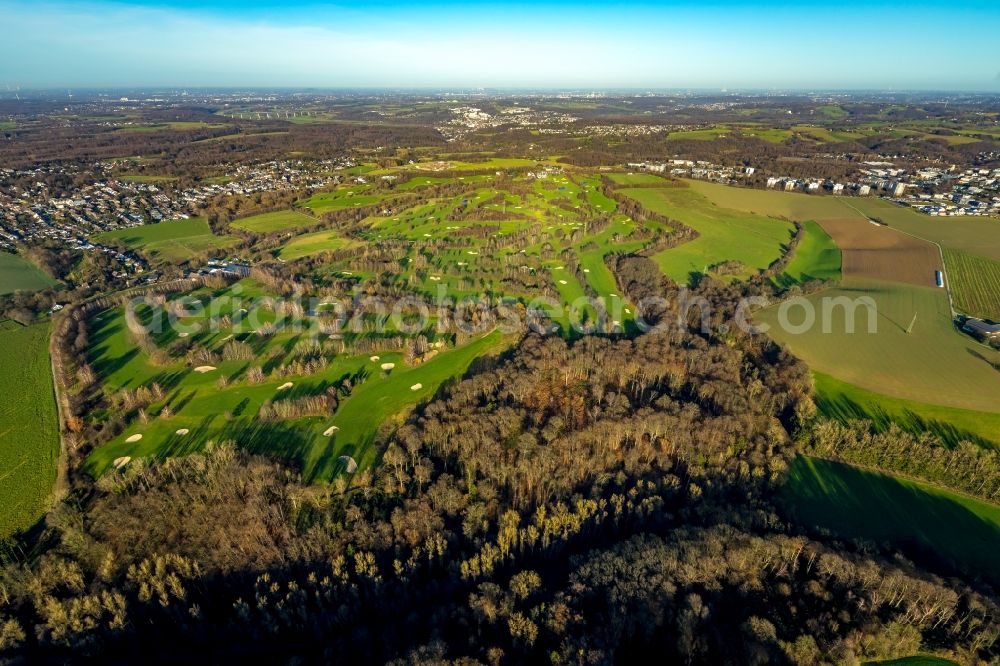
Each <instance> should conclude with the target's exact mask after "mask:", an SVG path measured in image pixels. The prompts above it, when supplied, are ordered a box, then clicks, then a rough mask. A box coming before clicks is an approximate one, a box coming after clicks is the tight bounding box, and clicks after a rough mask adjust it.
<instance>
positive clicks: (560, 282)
mask: <svg viewBox="0 0 1000 666" xmlns="http://www.w3.org/2000/svg"><path fill="white" fill-rule="evenodd" d="M559 284H569V283H568V282H566V280H559Z"/></svg>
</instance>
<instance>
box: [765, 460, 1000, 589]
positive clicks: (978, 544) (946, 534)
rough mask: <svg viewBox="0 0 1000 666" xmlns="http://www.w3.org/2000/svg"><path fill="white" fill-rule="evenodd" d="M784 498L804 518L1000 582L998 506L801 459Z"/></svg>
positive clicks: (782, 493)
mask: <svg viewBox="0 0 1000 666" xmlns="http://www.w3.org/2000/svg"><path fill="white" fill-rule="evenodd" d="M779 499H780V501H781V503H782V505H783V506H784V507H785V510H786V511H787V513H788V514H789V515H790V516H791V517H792V518H793V520H795V521H796V522H798V523H801V524H803V525H806V526H808V527H815V528H822V529H826V530H829V531H831V532H833V533H834V534H836V535H838V536H841V537H844V538H859V539H864V540H868V541H875V542H878V543H890V544H893V545H895V546H896V547H898V548H902V549H904V550H905V551H906V552H907V554H910V555H923V556H926V557H930V558H932V559H941V560H944V561H946V562H948V563H949V564H952V565H955V566H957V567H959V568H961V569H964V570H968V571H970V572H973V573H978V574H982V575H983V576H985V577H986V578H989V579H992V580H994V581H1000V561H998V560H997V558H996V552H997V550H998V549H1000V507H998V506H996V505H993V504H988V503H986V502H982V501H979V500H975V499H971V498H968V497H965V496H962V495H957V494H955V493H951V492H948V491H946V490H943V489H940V488H938V487H936V486H931V485H929V484H924V483H917V482H915V481H910V480H908V479H903V478H899V477H895V476H892V475H889V474H881V473H877V472H869V471H866V470H862V469H859V468H856V467H852V466H850V465H845V464H842V463H837V462H831V461H827V460H821V459H817V458H809V457H807V456H799V457H797V458H796V459H795V460H793V461H792V464H791V467H790V470H789V476H788V480H787V481H786V482H785V484H784V486H783V487H782V488H781V491H780V494H779Z"/></svg>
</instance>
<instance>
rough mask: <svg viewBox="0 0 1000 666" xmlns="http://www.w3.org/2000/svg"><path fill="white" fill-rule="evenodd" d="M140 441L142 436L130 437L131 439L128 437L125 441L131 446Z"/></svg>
mask: <svg viewBox="0 0 1000 666" xmlns="http://www.w3.org/2000/svg"><path fill="white" fill-rule="evenodd" d="M140 439H142V435H132V436H131V437H128V438H127V439H126V440H125V441H126V442H128V443H129V444H133V443H135V442H138V441H139V440H140Z"/></svg>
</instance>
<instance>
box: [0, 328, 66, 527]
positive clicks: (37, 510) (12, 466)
mask: <svg viewBox="0 0 1000 666" xmlns="http://www.w3.org/2000/svg"><path fill="white" fill-rule="evenodd" d="M49 332H50V326H49V325H48V324H35V325H33V326H28V327H23V326H20V325H19V324H15V323H13V322H9V321H7V322H0V393H2V394H3V396H4V398H3V401H0V538H2V537H5V536H7V535H9V534H11V533H12V532H15V531H18V530H24V529H27V528H29V527H31V526H32V525H34V524H35V522H37V521H38V520H39V518H41V517H42V514H43V513H44V512H45V510H46V506H47V504H48V498H49V495H50V493H51V492H52V485H53V484H54V483H55V480H56V466H57V464H58V459H59V423H58V414H57V412H56V402H55V394H54V393H53V388H52V372H51V369H50V366H49V346H48V345H49Z"/></svg>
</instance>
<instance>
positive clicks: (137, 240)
mask: <svg viewBox="0 0 1000 666" xmlns="http://www.w3.org/2000/svg"><path fill="white" fill-rule="evenodd" d="M96 238H97V240H98V241H102V242H109V241H121V242H122V243H124V244H125V245H126V246H128V247H129V248H130V249H133V250H138V251H140V252H144V253H146V254H148V255H149V256H151V257H153V258H156V259H162V260H164V261H169V262H182V261H185V260H187V259H190V258H191V256H192V255H195V254H198V253H201V252H206V251H209V250H218V249H223V248H227V247H231V246H233V245H235V244H236V243H238V242H239V239H238V238H236V237H235V236H216V235H215V234H213V233H212V230H211V229H209V227H208V223H207V222H206V221H205V220H203V219H202V218H200V217H193V218H190V219H187V220H168V221H165V222H160V223H158V224H145V225H142V226H139V227H131V228H128V229H117V230H115V231H108V232H105V233H102V234H98V235H97V237H96Z"/></svg>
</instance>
